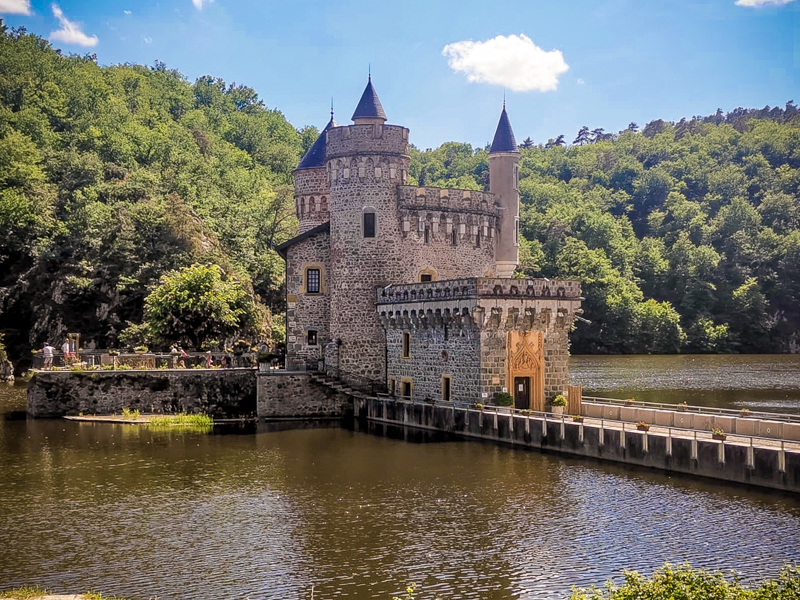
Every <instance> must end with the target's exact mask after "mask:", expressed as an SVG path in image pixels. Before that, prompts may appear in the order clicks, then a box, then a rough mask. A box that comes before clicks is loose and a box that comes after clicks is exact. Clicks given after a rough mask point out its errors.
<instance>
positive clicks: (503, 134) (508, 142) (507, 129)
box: [489, 102, 519, 154]
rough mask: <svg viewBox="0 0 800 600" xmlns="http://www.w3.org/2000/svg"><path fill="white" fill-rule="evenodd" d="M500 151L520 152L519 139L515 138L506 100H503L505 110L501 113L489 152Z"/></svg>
mask: <svg viewBox="0 0 800 600" xmlns="http://www.w3.org/2000/svg"><path fill="white" fill-rule="evenodd" d="M498 152H519V149H518V148H517V140H515V139H514V131H513V130H512V129H511V121H509V120H508V113H507V112H506V104H505V102H503V112H501V113H500V122H499V123H498V124H497V131H495V132H494V140H492V148H491V150H489V154H496V153H498Z"/></svg>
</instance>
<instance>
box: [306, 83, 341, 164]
mask: <svg viewBox="0 0 800 600" xmlns="http://www.w3.org/2000/svg"><path fill="white" fill-rule="evenodd" d="M334 127H336V121H334V120H333V98H331V120H330V121H328V124H327V125H326V126H325V129H323V130H322V133H320V134H319V137H317V140H316V141H315V142H314V143H313V144H311V148H309V149H308V151H307V152H306V153H305V155H304V156H303V158H302V159H301V160H300V164H299V165H297V169H316V168H319V167H324V166H325V154H326V151H325V144H326V141H327V140H326V134H327V133H328V130H329V129H333V128H334Z"/></svg>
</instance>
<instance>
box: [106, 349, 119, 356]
mask: <svg viewBox="0 0 800 600" xmlns="http://www.w3.org/2000/svg"><path fill="white" fill-rule="evenodd" d="M108 355H109V356H119V350H109V351H108Z"/></svg>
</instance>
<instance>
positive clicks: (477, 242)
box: [475, 231, 481, 248]
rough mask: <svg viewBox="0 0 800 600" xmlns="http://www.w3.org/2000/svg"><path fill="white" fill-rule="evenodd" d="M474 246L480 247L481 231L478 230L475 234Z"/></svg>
mask: <svg viewBox="0 0 800 600" xmlns="http://www.w3.org/2000/svg"><path fill="white" fill-rule="evenodd" d="M475 247H476V248H480V247H481V232H480V231H479V232H478V233H477V235H476V236H475Z"/></svg>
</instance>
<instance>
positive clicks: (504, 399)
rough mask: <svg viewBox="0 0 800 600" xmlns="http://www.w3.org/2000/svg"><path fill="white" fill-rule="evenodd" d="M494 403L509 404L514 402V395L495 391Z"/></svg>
mask: <svg viewBox="0 0 800 600" xmlns="http://www.w3.org/2000/svg"><path fill="white" fill-rule="evenodd" d="M494 403H495V404H497V406H511V405H512V404H514V397H513V396H512V395H511V394H509V393H508V392H497V394H496V395H495V397H494Z"/></svg>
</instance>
